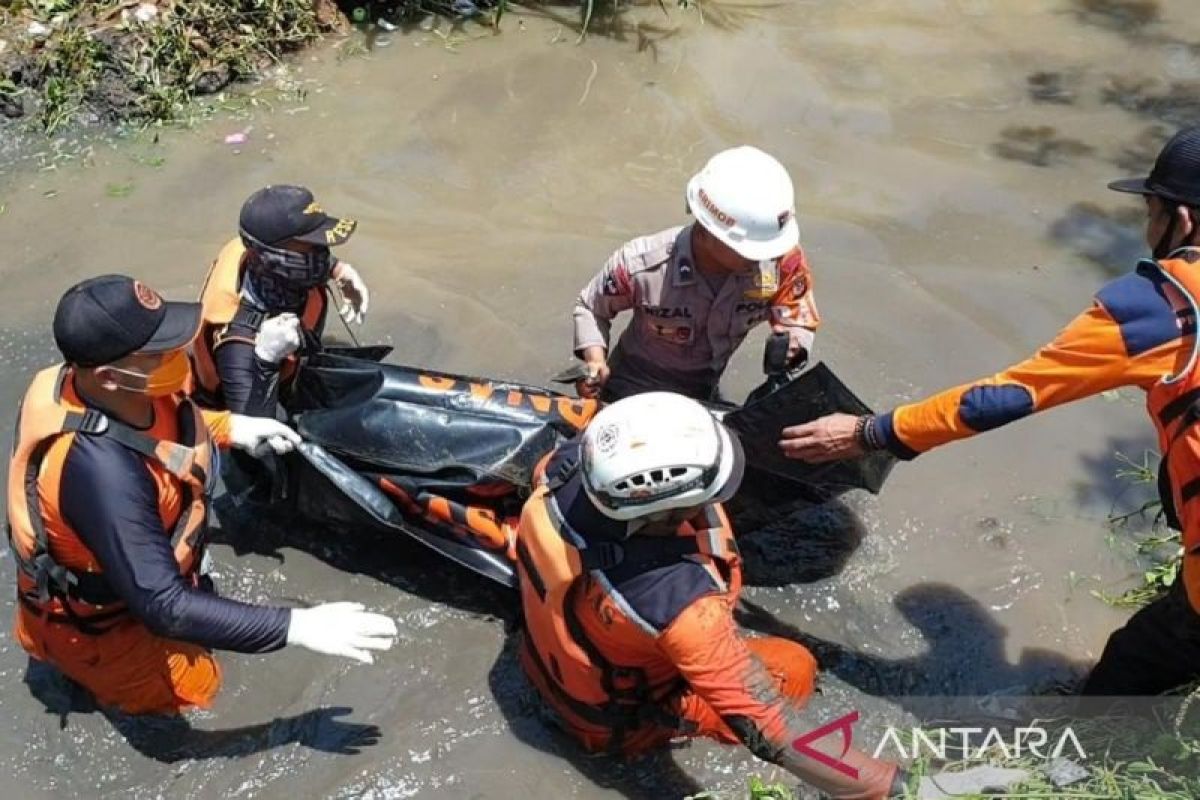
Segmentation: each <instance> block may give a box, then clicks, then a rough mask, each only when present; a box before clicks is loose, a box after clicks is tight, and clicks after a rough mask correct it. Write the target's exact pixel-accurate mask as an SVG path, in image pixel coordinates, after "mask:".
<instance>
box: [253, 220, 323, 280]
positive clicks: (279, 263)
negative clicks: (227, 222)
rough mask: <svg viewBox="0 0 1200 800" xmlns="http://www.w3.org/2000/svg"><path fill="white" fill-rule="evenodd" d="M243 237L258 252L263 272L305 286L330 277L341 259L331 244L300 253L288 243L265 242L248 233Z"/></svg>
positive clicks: (258, 259)
mask: <svg viewBox="0 0 1200 800" xmlns="http://www.w3.org/2000/svg"><path fill="white" fill-rule="evenodd" d="M242 240H243V242H244V243H245V245H246V246H247V247H248V248H249V249H250V250H252V251H253V252H254V255H255V256H256V259H257V261H258V268H259V269H260V270H261V271H262V272H264V273H265V274H267V275H270V276H272V277H274V278H278V279H281V280H284V281H287V282H288V283H290V284H292V285H293V286H297V287H303V288H305V289H308V288H312V287H314V286H320V285H322V284H323V283H325V282H326V281H328V280H329V276H330V275H331V274H332V273H333V266H334V264H335V263H337V262H336V259H334V257H333V253H331V252H330V251H329V248H328V247H314V248H313V249H312V250H309V251H308V252H307V253H297V252H296V251H294V250H288V249H287V248H284V247H275V246H273V245H269V244H264V243H263V242H260V241H258V240H257V239H255V238H253V237H251V236H247V235H246V234H244V233H243V234H242Z"/></svg>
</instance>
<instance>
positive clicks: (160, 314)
mask: <svg viewBox="0 0 1200 800" xmlns="http://www.w3.org/2000/svg"><path fill="white" fill-rule="evenodd" d="M199 330H200V304H199V303H173V302H168V301H166V300H164V299H163V298H162V296H161V295H160V294H159V293H158V292H156V291H154V290H153V289H151V288H150V287H149V286H147V285H146V284H144V283H142V282H141V281H135V280H134V279H133V278H129V277H126V276H124V275H101V276H100V277H98V278H89V279H88V280H86V281H83V282H82V283H78V284H76V285H74V286H72V287H71V288H70V289H68V290H67V292H66V294H64V295H63V296H62V298H61V299H60V300H59V301H58V308H57V309H55V311H54V342H55V344H57V345H58V349H59V351H61V352H62V355H63V358H64V359H66V361H67V363H69V364H74V365H75V366H79V367H98V366H101V365H103V364H111V363H112V362H114V361H119V360H120V359H122V358H124V357H125V356H128V355H132V354H133V353H168V352H170V351H172V350H178V349H179V348H181V347H184V346H186V345H187V344H188V343H190V342H191V341H192V339H194V338H196V334H197V332H199Z"/></svg>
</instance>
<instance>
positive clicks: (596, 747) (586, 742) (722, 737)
mask: <svg viewBox="0 0 1200 800" xmlns="http://www.w3.org/2000/svg"><path fill="white" fill-rule="evenodd" d="M745 642H746V646H747V647H749V648H750V651H751V652H752V653H754V655H755V656H757V657H758V660H759V661H761V662H762V663H763V666H764V667H766V669H767V672H769V673H770V675H771V677H772V678H773V679H774V681H775V683H776V685H777V686H778V688H779V692H780V694H782V695H783V696H784V697H786V698H787V699H789V700H793V701H799V702H804V701H807V700H808V698H809V697H811V696H812V693H813V691H814V690H815V689H816V682H817V660H816V659H815V658H814V657H813V655H812V653H810V652H809V651H808V649H807V648H806V647H804V645H802V644H800V643H799V642H793V641H791V640H790V639H783V638H781V637H778V636H764V637H759V638H753V639H749V638H748V639H746V640H745ZM523 646H524V645H523ZM522 658H523V659H524V658H525V657H524V656H522ZM525 674H526V675H527V676H528V677H529V679H530V681H531V682H532V683H533V684H534V686H536V687H537V689H538V692H539V693H540V694H541V695H542V697H543V698H545V699H546V700H550V698H551V697H552V696H553V695H552V694H551V692H550V690H549V687H546V686H543V685H542V679H541V676H540V674H539V672H538V671H537V669H536V668H535V667H532V666H531V665H528V664H527V665H526V666H525ZM552 705H554V704H553V703H552ZM664 705H665V710H666V711H667V712H668V713H670V714H672V715H674V716H677V717H679V718H680V719H683V720H686V721H688V722H691V723H693V724H694V725H695V726H696V730H695V731H693V732H691V733H687V734H684V733H681V732H680V731H679V730H677V729H675V728H669V727H664V726H657V725H645V726H642V727H640V728H638V729H637V730H633V731H627V732H626V733H625V737H624V740H623V742H622V746H621V752H622V753H624V754H625V755H629V756H636V755H640V754H642V753H645V752H647V751H649V750H653V749H655V748H658V747H662V746H664V745H666V744H667V743H668V742H670V741H671V740H672V739H677V738H679V737H680V736H684V735H686V736H693V737H694V736H704V737H707V738H710V739H716V740H717V741H719V742H724V743H726V744H739V743H740V742H741V740H740V739H738V737H737V734H735V733H734V732H733V731H732V730H730V729H729V726H728V725H726V724H725V721H724V720H723V719H721V715H720V714H718V713H717V711H716V709H714V708H713V707H712V706H710V705H709V704H708V701H706V700H704V698H702V697H700V696H699V695H697V694H696V693H695V692H694V691H692V690H691V689H690V688H689V689H685V690H684V691H683V692H681V693H679V694H678V695H675V696H673V697H670V698H668V699H667V700H666V702H665V703H664ZM558 715H559V716H560V717H561V718H562V722H563V723H564V726H565V729H566V730H567V732H568V733H570V734H571V735H572V736H574V737H575V738H576V739H578V740H579V741H580V742H581V743H582V744H583V746H584V747H585V748H586V749H587V750H590V751H592V752H599V751H603V750H605V749H607V747H608V740H609V734H608V732H601V731H599V730H598V729H596V728H594V727H592V726H591V725H588V724H586V723H579V722H575V721H573V720H572V718H571V716H570V714H569V713H567V712H565V711H564V710H563V709H558Z"/></svg>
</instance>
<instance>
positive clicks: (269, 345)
mask: <svg viewBox="0 0 1200 800" xmlns="http://www.w3.org/2000/svg"><path fill="white" fill-rule="evenodd" d="M300 339H301V335H300V318H299V317H297V316H296V315H295V314H293V313H291V312H290V311H289V312H286V313H283V314H279V315H277V316H274V317H271V318H270V319H268V320H267V321H266V322H264V323H263V324H262V327H261V328H259V329H258V335H257V336H255V337H254V355H255V356H257V357H258V359H259V360H260V361H265V362H267V363H268V364H278V363H279V362H280V361H283V360H284V359H285V358H287V357H288V356H290V355H291V354H292V353H294V352H296V351H297V350H299V349H300Z"/></svg>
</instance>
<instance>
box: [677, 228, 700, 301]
mask: <svg viewBox="0 0 1200 800" xmlns="http://www.w3.org/2000/svg"><path fill="white" fill-rule="evenodd" d="M695 224H696V223H694V222H693V223H692V225H695ZM692 225H685V226H684V228H683V230H681V231H680V232H679V235H678V236H676V237H675V252H674V253H673V254H672V256H671V285H672V286H694V285H695V284H696V281H697V279H698V276H697V275H696V261H695V259H694V258H693V257H692Z"/></svg>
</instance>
